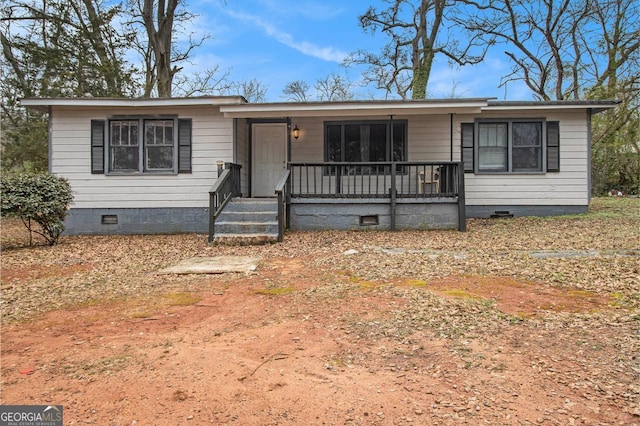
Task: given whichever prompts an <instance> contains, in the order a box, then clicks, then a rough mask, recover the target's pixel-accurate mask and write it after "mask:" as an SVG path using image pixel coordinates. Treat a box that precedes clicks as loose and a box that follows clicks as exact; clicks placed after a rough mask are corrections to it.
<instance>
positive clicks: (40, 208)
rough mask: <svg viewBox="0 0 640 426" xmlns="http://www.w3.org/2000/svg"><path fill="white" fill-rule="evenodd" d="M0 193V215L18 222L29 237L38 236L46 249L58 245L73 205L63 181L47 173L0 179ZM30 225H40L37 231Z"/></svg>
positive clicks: (66, 183)
mask: <svg viewBox="0 0 640 426" xmlns="http://www.w3.org/2000/svg"><path fill="white" fill-rule="evenodd" d="M0 193H1V198H0V215H2V216H3V217H16V218H19V219H22V223H24V225H25V226H26V227H27V229H28V230H29V235H30V236H31V235H32V233H34V232H35V233H36V234H39V235H42V236H43V237H44V239H45V240H46V241H47V243H48V244H49V245H54V244H56V243H57V242H58V238H59V237H60V234H61V233H62V231H64V225H63V222H64V218H65V217H66V215H67V209H68V208H69V205H70V204H71V201H73V194H72V192H71V186H70V185H69V182H67V180H66V179H64V178H61V177H58V176H54V175H52V174H48V173H42V174H30V173H21V174H16V175H11V176H2V178H0ZM33 222H35V223H37V224H38V225H40V227H39V228H40V229H39V230H38V229H37V228H34V226H33ZM29 243H30V244H31V239H30V241H29Z"/></svg>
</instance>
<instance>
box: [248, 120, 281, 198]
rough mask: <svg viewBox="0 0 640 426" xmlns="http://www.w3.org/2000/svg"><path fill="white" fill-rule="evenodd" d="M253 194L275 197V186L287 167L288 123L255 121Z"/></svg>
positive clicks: (252, 136)
mask: <svg viewBox="0 0 640 426" xmlns="http://www.w3.org/2000/svg"><path fill="white" fill-rule="evenodd" d="M251 138H252V156H251V157H252V159H251V161H252V162H251V166H252V170H253V171H252V173H251V196H252V197H275V188H276V185H277V184H278V181H279V180H280V178H281V177H282V172H283V170H285V169H286V167H287V124H286V123H254V124H253V126H252V131H251Z"/></svg>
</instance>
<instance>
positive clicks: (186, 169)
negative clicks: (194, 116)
mask: <svg viewBox="0 0 640 426" xmlns="http://www.w3.org/2000/svg"><path fill="white" fill-rule="evenodd" d="M178 173H191V119H186V118H181V119H179V120H178Z"/></svg>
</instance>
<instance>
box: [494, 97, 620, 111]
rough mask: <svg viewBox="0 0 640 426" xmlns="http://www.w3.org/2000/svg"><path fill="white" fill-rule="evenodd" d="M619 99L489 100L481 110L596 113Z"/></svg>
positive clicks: (617, 102) (613, 106) (611, 106)
mask: <svg viewBox="0 0 640 426" xmlns="http://www.w3.org/2000/svg"><path fill="white" fill-rule="evenodd" d="M619 103H620V101H616V100H593V101H589V100H585V101H580V100H568V101H496V100H492V101H489V105H488V106H487V107H485V108H483V109H482V110H483V111H516V110H520V111H525V110H526V111H541V110H544V111H548V110H582V111H584V110H589V111H591V113H592V114H597V113H599V112H602V111H606V110H608V109H613V108H615V107H616V106H618V104H619Z"/></svg>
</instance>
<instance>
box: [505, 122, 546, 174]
mask: <svg viewBox="0 0 640 426" xmlns="http://www.w3.org/2000/svg"><path fill="white" fill-rule="evenodd" d="M512 131H513V152H512V155H513V171H514V172H518V171H520V172H522V171H541V170H542V123H539V122H538V123H513V128H512Z"/></svg>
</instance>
